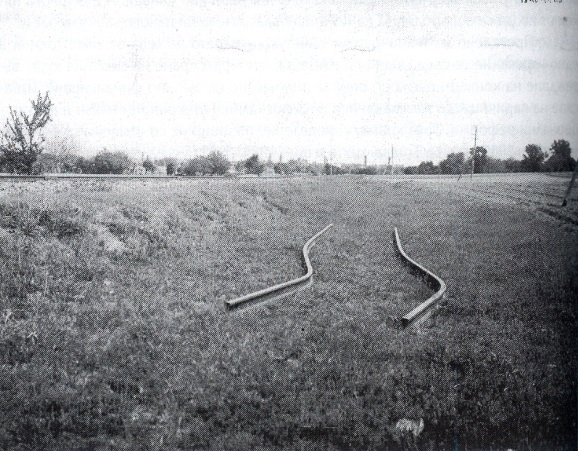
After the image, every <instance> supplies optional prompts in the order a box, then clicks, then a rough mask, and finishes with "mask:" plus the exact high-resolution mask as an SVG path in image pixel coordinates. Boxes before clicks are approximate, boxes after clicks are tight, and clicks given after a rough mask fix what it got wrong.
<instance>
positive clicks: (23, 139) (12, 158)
mask: <svg viewBox="0 0 578 451" xmlns="http://www.w3.org/2000/svg"><path fill="white" fill-rule="evenodd" d="M31 103H32V109H33V113H32V116H30V115H28V114H26V113H23V112H17V111H15V110H13V109H12V107H10V117H9V118H8V119H7V120H6V128H5V130H4V131H3V132H2V136H1V140H0V151H1V153H2V154H1V158H0V160H1V161H0V165H2V166H5V167H6V168H7V169H8V171H10V172H17V173H19V174H31V173H32V171H33V165H34V162H35V161H36V159H37V158H38V155H40V154H41V153H42V151H43V150H44V148H43V143H44V137H43V136H41V135H39V136H37V133H38V132H40V130H42V128H43V127H44V126H45V125H46V124H47V123H48V121H50V120H51V119H50V109H51V108H52V102H51V100H50V98H49V96H48V92H46V95H45V96H44V97H42V95H41V94H40V93H38V98H37V99H36V101H34V100H32V101H31Z"/></svg>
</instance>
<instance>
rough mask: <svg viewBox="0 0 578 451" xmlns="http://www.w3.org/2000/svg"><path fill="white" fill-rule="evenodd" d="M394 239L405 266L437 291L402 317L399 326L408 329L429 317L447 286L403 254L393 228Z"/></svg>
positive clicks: (396, 232) (397, 235)
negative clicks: (421, 319)
mask: <svg viewBox="0 0 578 451" xmlns="http://www.w3.org/2000/svg"><path fill="white" fill-rule="evenodd" d="M394 238H395V244H396V247H397V251H398V252H399V254H400V255H401V257H402V258H403V259H404V261H405V262H406V264H407V265H408V266H410V267H411V268H412V270H414V271H415V272H417V273H419V274H420V275H421V276H422V277H423V278H424V280H425V281H426V283H427V284H428V285H429V286H431V287H432V288H433V289H435V290H437V291H436V293H434V294H433V295H432V296H430V297H429V298H428V299H426V300H425V301H424V302H422V303H421V304H420V305H418V306H417V307H416V308H414V309H413V310H412V311H411V312H409V313H408V314H406V315H404V316H403V317H402V318H401V324H402V325H403V327H408V326H409V325H411V324H412V323H415V322H417V321H418V320H419V319H420V318H421V317H423V316H425V315H426V314H427V315H429V313H431V311H430V310H431V308H432V307H433V306H434V305H435V304H436V302H437V301H439V300H440V299H441V298H442V297H443V295H444V293H445V291H446V289H447V286H446V284H445V282H444V281H443V280H442V279H441V278H440V277H438V276H436V275H435V274H434V273H433V272H431V271H430V270H428V269H426V268H425V267H423V266H422V265H420V264H419V263H417V262H416V261H415V260H412V259H411V258H410V257H409V256H408V255H407V254H406V253H405V251H404V250H403V247H402V246H401V240H400V239H399V233H398V231H397V227H395V228H394Z"/></svg>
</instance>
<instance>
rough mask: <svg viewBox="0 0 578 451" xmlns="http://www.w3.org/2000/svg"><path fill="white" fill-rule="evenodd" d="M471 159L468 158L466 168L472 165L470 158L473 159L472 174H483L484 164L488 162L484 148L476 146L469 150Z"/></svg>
mask: <svg viewBox="0 0 578 451" xmlns="http://www.w3.org/2000/svg"><path fill="white" fill-rule="evenodd" d="M470 155H471V157H470V158H468V166H471V164H472V157H473V158H474V173H475V174H481V173H482V172H485V169H486V164H487V162H488V151H487V149H486V148H485V147H481V146H476V147H472V148H471V149H470Z"/></svg>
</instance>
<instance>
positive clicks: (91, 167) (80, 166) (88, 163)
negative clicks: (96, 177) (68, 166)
mask: <svg viewBox="0 0 578 451" xmlns="http://www.w3.org/2000/svg"><path fill="white" fill-rule="evenodd" d="M76 168H77V169H76V170H77V171H78V172H80V173H82V174H94V173H96V167H95V164H94V158H84V157H78V159H77V160H76Z"/></svg>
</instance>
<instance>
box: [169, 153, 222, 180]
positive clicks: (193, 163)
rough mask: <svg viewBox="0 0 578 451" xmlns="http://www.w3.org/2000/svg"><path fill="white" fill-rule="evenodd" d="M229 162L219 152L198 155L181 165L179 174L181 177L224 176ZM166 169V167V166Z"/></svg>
mask: <svg viewBox="0 0 578 451" xmlns="http://www.w3.org/2000/svg"><path fill="white" fill-rule="evenodd" d="M230 167H231V162H230V161H229V160H228V159H227V157H225V155H223V154H222V153H221V152H211V153H210V154H209V155H199V156H197V157H195V158H193V159H191V160H188V161H187V162H185V164H183V165H182V166H181V167H180V169H179V172H180V173H181V174H183V175H224V174H225V173H226V172H227V171H228V170H229V168H230ZM167 168H168V166H167Z"/></svg>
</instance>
